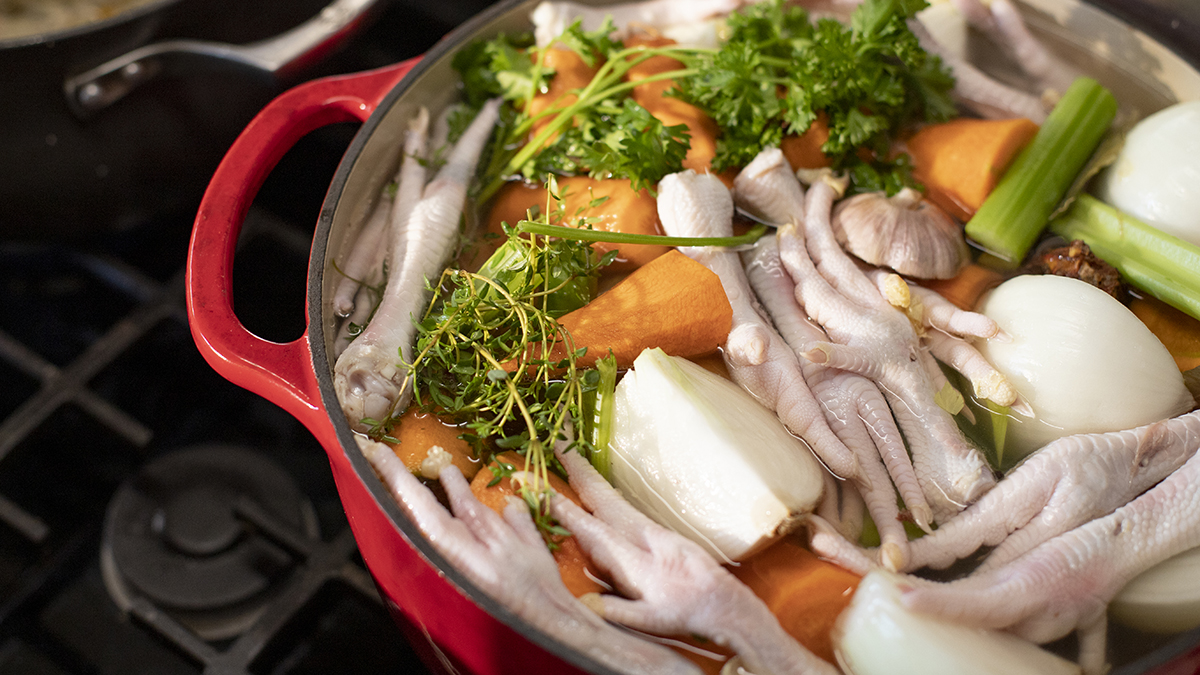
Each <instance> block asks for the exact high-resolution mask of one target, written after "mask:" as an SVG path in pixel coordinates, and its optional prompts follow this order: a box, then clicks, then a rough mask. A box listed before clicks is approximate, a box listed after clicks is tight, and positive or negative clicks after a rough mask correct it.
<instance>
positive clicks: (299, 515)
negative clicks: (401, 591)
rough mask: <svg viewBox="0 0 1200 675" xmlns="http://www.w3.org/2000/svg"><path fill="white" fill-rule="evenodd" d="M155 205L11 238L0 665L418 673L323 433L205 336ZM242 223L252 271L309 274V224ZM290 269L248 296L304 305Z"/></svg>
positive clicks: (1, 357)
mask: <svg viewBox="0 0 1200 675" xmlns="http://www.w3.org/2000/svg"><path fill="white" fill-rule="evenodd" d="M331 133H332V134H333V136H334V137H333V138H327V139H324V140H323V139H321V138H319V137H318V138H315V139H314V140H312V141H311V142H309V143H310V145H311V144H316V145H317V146H321V145H332V144H336V143H338V142H344V138H342V136H344V135H345V134H346V133H347V130H344V129H343V130H335V131H333V132H331ZM330 161H333V162H335V161H336V157H334V158H332V159H331V160H330ZM328 171H330V172H331V171H332V167H328ZM157 225H158V226H159V227H160V228H161V229H160V230H158V231H151V230H147V231H141V232H136V233H129V234H128V235H123V236H119V237H115V238H112V239H108V240H106V242H105V243H104V244H103V245H102V246H99V247H97V248H88V249H87V250H83V249H80V248H76V247H63V246H58V245H53V244H25V243H21V244H17V243H8V242H5V243H0V381H2V382H4V384H5V386H3V387H0V419H2V421H0V523H2V524H0V672H20V673H30V672H32V673H37V672H47V673H130V672H156V673H159V672H161V673H197V672H204V673H302V672H329V671H334V670H341V669H343V668H349V669H351V670H354V671H357V672H367V673H370V672H380V673H382V672H397V671H400V672H421V670H422V668H421V666H420V665H419V664H418V662H417V661H416V660H415V656H414V655H413V654H412V652H411V651H410V650H409V649H408V647H407V645H406V644H405V643H404V639H403V637H401V635H400V633H399V632H398V631H397V630H396V627H395V625H394V624H393V623H392V620H391V618H390V617H389V615H388V613H387V611H386V610H385V609H384V608H383V606H382V604H381V602H380V600H379V596H378V594H377V592H376V589H375V587H374V585H373V583H372V581H371V579H370V577H369V575H368V574H367V572H366V570H365V569H364V568H363V566H362V564H361V561H360V560H359V559H358V557H357V549H356V547H355V544H354V540H353V537H352V535H351V533H350V530H349V528H348V526H347V525H346V522H345V518H344V515H343V514H342V512H341V508H340V502H339V501H338V498H337V494H336V491H335V489H334V486H333V484H332V478H331V476H330V475H329V468H328V462H327V460H326V458H325V456H324V452H323V450H322V449H321V448H320V447H319V446H318V445H317V444H316V441H315V440H313V439H312V438H311V436H310V435H308V433H307V432H306V431H305V430H304V429H303V428H302V427H301V426H300V425H299V423H298V422H296V421H295V420H293V419H292V418H290V417H289V416H288V415H286V414H285V413H283V412H282V411H281V410H279V409H278V408H276V407H275V406H273V405H271V404H269V403H266V402H265V401H263V400H262V399H259V398H258V397H257V396H254V395H253V394H250V393H249V392H245V391H243V390H241V389H238V388H237V387H235V386H233V385H231V384H229V383H227V382H225V381H224V380H222V379H221V378H220V377H219V376H217V375H216V374H215V373H213V372H212V371H211V369H209V368H208V366H207V364H205V363H204V362H203V360H202V359H201V357H200V356H199V354H198V353H197V352H196V351H195V347H194V345H193V343H192V340H191V336H190V333H189V331H188V329H187V325H186V317H185V315H184V307H183V286H182V274H183V270H182V264H183V260H184V254H185V252H186V237H187V234H188V227H187V225H188V222H187V221H186V220H184V221H182V222H181V223H173V222H168V223H159V224H157ZM307 227H308V228H309V229H311V225H309V226H307ZM170 228H174V230H175V232H173V233H172V232H170V231H169V230H170ZM132 238H136V239H138V240H139V241H138V244H137V247H136V253H134V252H131V251H133V250H134V249H127V248H126V244H125V242H126V241H127V240H128V239H132ZM243 239H244V245H243V247H242V252H243V253H242V255H244V256H245V264H243V265H241V266H240V267H239V270H240V271H239V274H240V275H242V277H241V278H242V281H243V282H244V283H245V284H250V285H252V286H254V287H256V288H263V287H266V286H269V285H270V283H271V282H272V279H274V280H275V281H277V282H279V283H283V284H292V283H294V282H295V278H296V277H299V278H300V279H303V276H304V269H305V266H306V264H307V253H308V251H307V248H308V242H309V240H310V235H309V234H307V233H306V232H305V231H304V228H303V227H301V228H299V229H297V227H296V226H294V225H291V224H290V223H289V222H288V221H287V220H286V219H282V218H280V217H279V216H278V215H276V214H274V213H272V212H271V211H269V210H267V209H264V208H262V207H256V209H255V210H254V211H253V215H252V217H251V218H250V219H249V220H248V222H247V226H246V228H245V230H244V235H243ZM145 247H149V248H150V249H154V250H149V251H147V250H146V248H145ZM266 258H269V259H270V264H269V265H268V264H267V261H266ZM139 259H141V260H148V261H154V262H153V263H152V264H148V265H143V264H135V263H134V262H131V261H136V262H138V263H140V262H141V260H139ZM166 260H172V261H173V262H172V263H171V264H172V265H173V266H174V268H175V269H174V271H170V272H167V271H165V270H166V269H169V267H168V266H167V265H166V264H164V262H165V261H166ZM289 268H290V269H289ZM255 269H258V270H263V271H265V272H266V274H267V276H268V278H265V279H263V278H257V277H256V276H255V275H254V274H252V273H251V272H248V271H246V270H255ZM297 288H298V289H299V290H298V291H296V292H289V291H284V290H280V291H277V292H270V291H268V292H265V293H263V294H261V296H260V297H263V298H264V300H263V301H262V303H263V305H264V306H262V307H256V303H255V301H254V298H253V295H254V294H248V297H247V298H245V299H244V300H242V301H241V302H240V303H239V313H243V314H245V315H247V316H249V317H254V318H253V319H252V321H256V322H259V323H260V324H261V323H263V322H270V321H272V320H273V319H272V317H273V316H274V315H275V314H277V313H278V312H280V305H281V304H282V305H284V306H290V307H291V308H292V311H295V312H297V313H299V312H302V311H303V310H302V307H303V283H300V284H299V286H297ZM289 295H291V296H293V297H290V298H289V297H287V296H289ZM298 316H300V317H302V314H298ZM299 320H300V321H302V318H301V319H299ZM295 329H296V327H295V326H290V327H289V326H286V325H284V326H282V327H278V326H277V327H276V329H275V330H277V331H281V332H287V331H289V330H295ZM322 533H330V534H332V536H329V537H328V538H324V537H322Z"/></svg>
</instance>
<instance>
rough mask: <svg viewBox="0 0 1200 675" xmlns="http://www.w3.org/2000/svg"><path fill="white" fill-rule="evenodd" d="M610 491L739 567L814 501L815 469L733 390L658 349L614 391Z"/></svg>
mask: <svg viewBox="0 0 1200 675" xmlns="http://www.w3.org/2000/svg"><path fill="white" fill-rule="evenodd" d="M609 448H610V451H611V453H612V482H613V486H614V487H616V488H617V489H618V490H620V491H621V494H623V495H624V496H625V498H626V499H628V500H629V502H630V503H632V504H633V505H634V506H635V507H637V508H638V509H639V510H640V511H642V512H643V513H645V514H646V515H648V516H649V517H651V518H652V519H654V520H655V521H657V522H658V523H660V524H661V525H663V526H665V527H668V528H670V529H672V530H675V531H676V532H679V533H680V534H682V535H683V536H685V537H688V538H689V539H692V540H693V541H695V542H696V543H698V544H700V545H701V546H703V547H704V548H705V549H706V550H708V551H709V552H710V553H711V554H712V555H713V556H714V557H716V558H717V559H718V560H722V561H736V560H742V559H744V558H745V557H746V556H748V555H750V554H751V553H753V552H755V551H757V550H758V549H760V548H762V547H763V546H765V545H766V544H767V543H769V542H770V541H772V540H773V539H774V538H775V537H776V536H777V535H779V534H780V533H781V532H783V531H785V530H786V529H787V528H788V527H790V526H791V524H792V523H793V522H794V521H795V517H796V516H797V515H798V514H801V513H807V512H809V511H811V510H812V509H813V508H814V507H815V506H816V503H817V501H818V500H819V499H820V497H821V489H822V486H823V480H822V473H823V472H824V468H823V467H822V466H821V465H820V463H818V462H817V460H816V458H815V457H814V456H813V454H812V452H811V451H810V450H809V449H808V447H807V446H806V445H805V444H804V443H803V442H802V441H800V440H799V439H797V438H796V437H795V436H792V435H791V434H790V433H788V431H787V429H786V428H784V426H783V424H782V423H781V422H780V421H779V418H777V417H776V416H775V413H773V412H771V411H770V410H768V409H767V408H765V407H763V405H762V404H760V403H759V402H758V401H756V400H754V398H753V397H751V396H750V395H749V394H747V393H746V392H745V391H744V390H743V389H742V388H741V387H739V386H738V385H736V384H734V383H733V382H730V381H729V380H726V379H724V378H722V377H720V376H718V375H715V374H713V373H711V372H709V371H707V370H705V369H704V368H702V367H700V366H698V365H696V364H694V363H692V362H690V361H688V360H686V359H682V358H678V357H673V356H668V355H667V354H665V353H664V352H663V351H662V350H660V349H647V350H645V351H643V352H642V353H641V355H639V356H638V358H637V359H636V360H635V361H634V362H633V370H631V371H630V372H628V373H626V374H625V377H624V378H623V379H622V380H621V383H620V384H619V385H617V391H616V405H615V408H614V412H613V431H612V436H611V439H610V445H609Z"/></svg>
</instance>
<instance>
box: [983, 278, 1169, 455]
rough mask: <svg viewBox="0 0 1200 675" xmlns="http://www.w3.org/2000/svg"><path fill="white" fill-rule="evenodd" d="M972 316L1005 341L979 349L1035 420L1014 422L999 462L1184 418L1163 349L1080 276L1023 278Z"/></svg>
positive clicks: (1002, 288) (999, 291) (995, 292)
mask: <svg viewBox="0 0 1200 675" xmlns="http://www.w3.org/2000/svg"><path fill="white" fill-rule="evenodd" d="M976 311H978V312H980V313H981V314H985V315H986V316H988V317H990V318H991V319H993V320H994V321H995V322H996V323H997V324H999V325H1000V328H1001V329H1002V330H1004V332H1006V333H1007V334H1008V335H1009V336H1011V337H1012V340H1011V341H1009V342H1003V341H1000V340H989V341H987V342H986V343H983V344H981V345H980V346H979V347H980V348H979V351H980V352H981V353H982V354H983V356H984V357H985V358H986V359H987V360H988V361H989V362H991V363H992V365H994V366H995V367H996V369H997V370H999V371H1000V372H1001V373H1002V374H1003V375H1004V376H1005V377H1006V378H1008V381H1009V382H1011V383H1012V385H1013V386H1014V387H1016V389H1017V391H1018V393H1019V394H1020V395H1021V398H1023V399H1024V400H1025V402H1026V403H1028V404H1029V406H1030V407H1031V408H1032V409H1033V412H1034V414H1035V418H1029V417H1025V416H1022V415H1015V414H1014V415H1013V416H1012V418H1011V419H1010V421H1009V425H1008V441H1007V443H1006V447H1005V450H1004V452H1005V456H1009V453H1010V452H1011V453H1015V456H1017V457H1020V456H1024V455H1027V454H1028V453H1030V452H1032V451H1033V450H1036V449H1037V448H1040V447H1042V446H1043V445H1045V444H1046V443H1049V442H1050V441H1052V440H1054V439H1056V438H1059V437H1061V436H1068V435H1071V434H1078V433H1100V432H1108V431H1119V430H1122V429H1132V428H1134V427H1137V426H1141V425H1143V424H1149V423H1151V422H1155V421H1158V420H1161V419H1166V418H1168V417H1174V416H1175V415H1178V414H1181V413H1184V412H1187V411H1188V410H1190V409H1191V408H1192V397H1191V395H1190V394H1189V393H1188V390H1187V388H1186V387H1185V386H1184V384H1183V376H1182V375H1181V374H1180V372H1179V369H1178V368H1177V367H1176V366H1175V361H1174V360H1173V359H1172V358H1171V355H1170V353H1168V352H1167V349H1166V347H1164V346H1163V345H1162V343H1161V342H1159V341H1158V338H1156V337H1154V334H1153V333H1151V332H1150V330H1149V329H1148V328H1146V326H1145V324H1143V323H1142V322H1141V321H1140V320H1139V319H1138V318H1137V317H1136V316H1135V315H1134V314H1133V312H1131V311H1129V309H1128V308H1126V307H1125V306H1124V305H1122V304H1121V303H1120V302H1117V301H1116V300H1115V299H1113V298H1112V297H1111V296H1109V295H1108V294H1107V293H1105V292H1104V291H1101V290H1100V289H1098V288H1096V287H1094V286H1092V285H1090V284H1088V283H1086V282H1083V281H1079V280H1078V279H1070V278H1067V277H1058V276H1052V275H1041V276H1039V275H1026V276H1020V277H1016V278H1015V279H1010V280H1009V281H1006V282H1004V283H1003V284H1001V285H1000V286H998V287H997V288H996V289H995V290H993V291H992V292H991V293H989V294H988V295H987V296H986V297H984V299H983V300H982V302H981V303H980V304H979V307H977V308H976Z"/></svg>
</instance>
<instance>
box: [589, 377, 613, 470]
mask: <svg viewBox="0 0 1200 675" xmlns="http://www.w3.org/2000/svg"><path fill="white" fill-rule="evenodd" d="M596 370H598V371H600V382H599V384H598V385H597V386H596V402H595V407H594V408H593V410H592V424H591V428H592V438H591V441H592V446H593V447H595V448H596V451H595V452H594V453H592V456H591V461H592V466H594V467H596V471H599V472H600V475H601V476H604V477H605V478H606V479H608V480H612V453H611V452H609V449H608V442H609V439H610V438H612V426H613V408H614V407H615V406H616V389H617V360H616V358H614V357H613V356H612V354H609V355H608V356H606V357H604V358H602V359H598V360H597V361H596Z"/></svg>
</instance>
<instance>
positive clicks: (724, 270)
mask: <svg viewBox="0 0 1200 675" xmlns="http://www.w3.org/2000/svg"><path fill="white" fill-rule="evenodd" d="M658 213H659V218H660V219H661V220H662V224H663V229H664V230H665V231H666V233H667V234H669V235H672V236H682V237H728V236H732V235H733V199H732V198H731V197H730V195H729V190H728V189H727V188H726V187H725V184H724V183H722V182H721V180H720V179H719V178H717V177H716V176H713V175H711V174H698V173H696V172H694V171H691V170H687V171H682V172H679V173H675V174H670V175H668V176H666V177H665V178H663V179H662V181H661V182H660V183H659V185H658ZM679 250H680V252H682V253H683V254H685V255H687V256H688V257H690V258H692V259H693V260H696V261H697V262H699V263H701V264H702V265H704V266H705V267H707V268H708V269H710V270H712V271H713V273H715V274H716V275H717V277H718V278H720V280H721V286H722V287H724V289H725V295H726V296H727V297H728V298H729V304H730V305H731V306H732V307H733V328H732V329H731V330H730V332H729V337H728V338H727V339H726V341H725V345H724V351H723V356H724V359H725V364H726V365H727V366H728V367H729V373H730V376H731V377H732V378H733V380H734V382H737V383H738V384H739V385H741V386H742V388H744V389H745V390H746V391H748V392H750V394H751V395H753V396H754V397H755V398H756V399H758V401H759V402H760V403H762V404H763V405H765V406H766V407H768V408H770V409H771V410H774V411H775V413H776V414H777V415H778V416H779V419H780V421H782V422H783V424H784V426H786V427H787V428H788V429H789V430H790V431H791V432H792V433H793V434H795V435H796V436H799V437H800V438H802V439H803V440H804V441H805V443H807V444H808V446H809V447H810V448H811V449H812V451H813V453H814V454H816V456H817V457H818V458H820V460H821V461H822V462H823V463H824V464H825V466H826V467H828V468H829V470H830V471H832V472H833V473H835V474H837V475H838V476H853V475H858V474H859V472H860V471H861V469H860V467H859V466H858V460H857V458H856V457H855V456H854V454H853V453H852V452H851V451H850V450H849V449H848V448H846V446H845V445H844V444H843V443H842V441H841V440H839V439H838V437H837V436H836V435H835V434H834V433H833V431H832V430H831V429H830V428H829V425H828V424H827V423H826V422H825V416H824V413H823V412H822V410H821V407H820V405H819V404H818V403H817V401H816V400H815V399H814V398H813V395H812V392H810V391H809V389H808V385H807V384H805V382H804V375H803V373H801V372H800V363H799V361H798V360H797V358H796V355H795V354H794V353H792V350H791V349H789V348H788V346H787V344H786V343H785V342H784V341H783V338H782V337H780V336H779V333H777V332H776V331H775V329H774V327H772V326H771V323H770V320H769V319H767V318H766V317H765V316H764V315H763V312H762V310H761V308H759V307H758V303H757V302H756V301H755V299H754V292H753V291H752V290H751V289H750V282H749V281H748V280H747V278H746V272H745V270H744V269H742V264H741V260H740V259H739V258H738V254H737V253H736V252H734V251H730V250H727V249H722V248H716V247H684V248H680V249H679Z"/></svg>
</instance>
